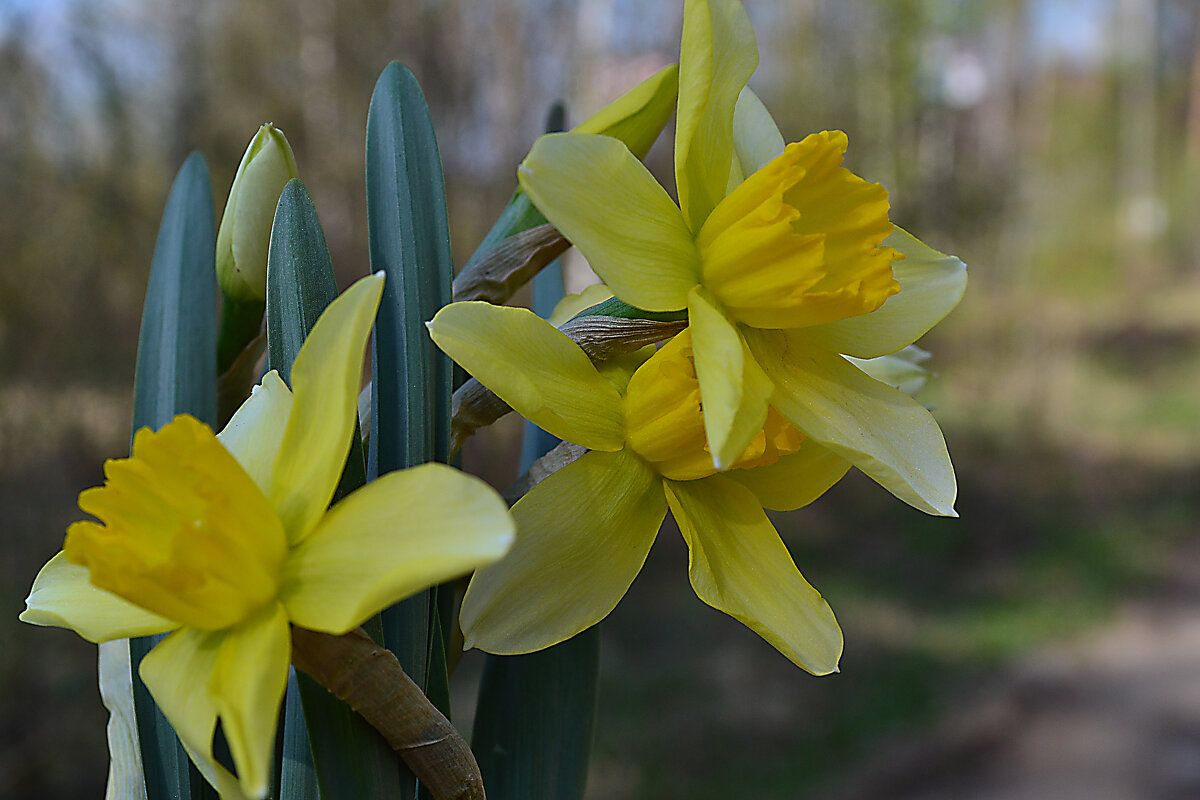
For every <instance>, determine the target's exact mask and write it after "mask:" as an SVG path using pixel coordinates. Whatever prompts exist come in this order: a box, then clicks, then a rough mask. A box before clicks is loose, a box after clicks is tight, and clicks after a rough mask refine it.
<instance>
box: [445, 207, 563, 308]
mask: <svg viewBox="0 0 1200 800" xmlns="http://www.w3.org/2000/svg"><path fill="white" fill-rule="evenodd" d="M570 246H571V243H570V242H568V241H567V240H566V239H565V238H563V235H562V234H561V233H559V232H558V229H556V228H555V227H554V226H553V225H549V224H546V225H539V226H537V227H536V228H530V229H529V230H527V231H521V232H520V233H515V234H513V235H512V236H509V237H508V238H507V239H504V240H503V241H502V242H500V243H499V244H497V245H496V246H495V247H493V248H492V249H491V250H489V251H488V254H487V255H486V256H484V257H483V258H482V259H481V260H480V261H479V262H478V263H477V264H475V265H474V266H468V268H467V269H464V270H463V271H462V272H461V273H460V274H459V276H458V277H457V278H455V279H454V295H453V297H454V301H455V302H458V301H460V300H486V301H488V302H489V303H493V304H495V305H500V304H501V303H503V302H504V301H505V300H507V299H508V298H510V297H512V296H513V293H514V292H515V291H517V289H519V288H521V287H522V286H524V285H525V284H526V283H528V282H529V281H530V279H532V278H533V276H534V275H536V274H538V272H540V271H541V269H542V268H543V267H545V266H546V265H547V264H549V263H550V262H551V261H553V260H554V259H556V258H558V257H559V256H561V255H562V254H563V253H564V252H566V250H567V248H568V247H570Z"/></svg>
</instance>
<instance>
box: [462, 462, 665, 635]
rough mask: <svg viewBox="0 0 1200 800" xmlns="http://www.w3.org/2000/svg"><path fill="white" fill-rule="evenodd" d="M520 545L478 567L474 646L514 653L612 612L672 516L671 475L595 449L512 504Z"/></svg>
mask: <svg viewBox="0 0 1200 800" xmlns="http://www.w3.org/2000/svg"><path fill="white" fill-rule="evenodd" d="M512 513H513V517H514V518H515V519H516V522H517V543H516V545H515V546H514V547H513V549H512V552H510V553H509V554H508V555H507V556H506V557H505V558H503V559H501V560H500V561H498V562H497V563H496V564H494V565H492V566H490V567H488V568H486V569H483V570H480V571H479V572H477V573H475V577H474V578H473V579H472V580H471V585H470V587H469V588H468V589H467V595H466V597H465V598H463V605H462V615H461V623H462V629H463V635H464V636H465V637H466V647H468V648H469V647H479V648H480V649H483V650H486V651H487V652H489V653H500V654H514V653H529V652H532V651H534V650H541V649H543V648H546V647H549V646H550V645H552V644H557V643H558V642H561V641H564V640H566V639H569V638H570V637H572V636H574V635H575V634H577V633H579V632H580V631H582V630H585V629H586V628H589V627H591V626H592V625H595V624H596V623H597V622H599V621H600V620H602V619H604V618H605V617H606V616H608V613H609V612H610V611H612V610H613V608H614V607H616V605H617V602H618V601H619V600H620V599H621V598H622V597H624V595H625V591H626V590H627V589H628V588H629V584H631V583H633V579H634V577H636V576H637V574H638V572H639V571H640V570H641V568H642V564H643V563H644V562H645V560H646V554H647V553H648V552H649V551H650V545H651V543H652V542H653V541H654V537H655V535H656V534H657V533H658V528H659V525H661V524H662V520H663V517H664V516H665V515H666V502H665V500H664V498H663V491H662V481H661V479H660V478H659V477H658V475H657V474H656V473H655V472H654V471H653V470H651V469H650V467H649V466H647V465H646V463H645V462H644V461H642V460H641V459H640V458H638V457H637V456H635V455H633V454H632V453H630V452H628V451H626V450H621V451H619V452H616V453H600V452H592V453H585V454H584V455H583V456H582V457H580V458H579V460H577V461H575V462H573V463H571V464H568V465H567V466H566V467H564V468H563V469H561V470H559V471H558V472H555V473H554V474H553V475H551V476H550V477H548V478H546V479H545V480H544V481H542V482H541V483H539V484H538V485H537V486H535V487H534V488H533V490H532V491H530V492H529V494H527V495H525V496H524V497H523V498H521V500H520V501H518V502H517V504H516V505H515V506H513V509H512Z"/></svg>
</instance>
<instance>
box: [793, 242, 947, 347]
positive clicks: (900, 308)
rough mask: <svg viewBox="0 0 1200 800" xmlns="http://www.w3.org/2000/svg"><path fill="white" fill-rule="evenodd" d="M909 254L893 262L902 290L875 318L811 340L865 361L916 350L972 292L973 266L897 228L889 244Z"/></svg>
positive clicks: (835, 325)
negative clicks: (969, 270)
mask: <svg viewBox="0 0 1200 800" xmlns="http://www.w3.org/2000/svg"><path fill="white" fill-rule="evenodd" d="M884 244H885V245H887V246H888V247H892V248H895V249H896V250H899V251H900V252H901V253H903V254H904V259H903V260H901V261H896V262H893V264H892V269H893V270H894V271H895V275H896V280H897V281H899V282H900V286H901V290H900V293H899V294H897V295H893V296H892V297H889V298H888V299H887V302H885V303H884V304H883V305H882V306H880V307H879V308H878V309H876V310H875V311H873V312H871V313H870V314H864V315H863V316H859V317H852V318H850V319H843V320H838V321H837V322H829V323H826V324H824V325H817V326H814V327H813V328H811V329H810V330H809V331H808V333H807V335H808V336H809V338H810V340H811V341H813V342H815V343H817V344H820V345H821V346H822V347H825V348H827V349H829V350H833V351H834V352H838V353H845V354H846V355H851V356H857V357H859V358H874V357H876V356H882V355H887V354H889V353H894V352H896V351H897V350H899V349H900V348H902V347H904V346H905V345H908V344H912V343H913V342H915V341H916V340H917V339H919V338H920V337H921V336H923V335H924V334H925V333H926V332H927V331H928V330H929V329H930V328H932V327H933V326H934V325H936V324H937V323H938V322H940V321H941V320H942V318H943V317H945V316H946V315H947V314H949V313H950V311H951V310H952V309H953V308H954V307H955V306H956V305H958V301H959V300H961V299H962V296H963V292H965V291H966V289H967V265H966V264H964V263H963V262H962V261H960V260H959V259H957V258H955V257H954V256H948V255H946V254H944V253H939V252H938V251H937V250H934V249H933V248H932V247H929V246H927V245H925V244H923V243H922V242H920V241H918V240H917V239H916V237H914V236H913V235H912V234H910V233H908V231H904V230H901V229H900V228H896V229H895V230H894V231H893V233H892V235H891V236H889V237H888V238H887V239H885V240H884Z"/></svg>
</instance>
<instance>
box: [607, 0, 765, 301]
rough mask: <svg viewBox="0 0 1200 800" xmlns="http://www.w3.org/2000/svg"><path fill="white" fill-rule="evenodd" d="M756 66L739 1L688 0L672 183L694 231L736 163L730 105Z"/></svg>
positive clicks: (746, 19) (723, 188)
mask: <svg viewBox="0 0 1200 800" xmlns="http://www.w3.org/2000/svg"><path fill="white" fill-rule="evenodd" d="M757 68H758V45H757V44H756V43H755V41H754V29H753V28H751V27H750V18H749V17H747V16H746V11H745V9H743V8H742V4H741V3H739V2H738V1H737V0H688V2H686V3H685V4H684V7H683V38H682V41H681V42H680V45H679V111H678V115H677V118H676V122H675V184H676V186H677V187H678V189H679V204H680V207H681V208H682V209H683V217H684V219H685V220H687V225H688V227H689V229H690V230H691V231H692V232H694V233H698V232H699V231H700V228H701V227H702V226H703V225H704V220H705V219H707V218H708V214H709V212H711V211H712V210H713V209H714V208H715V207H716V205H717V203H719V202H721V199H722V198H723V197H724V196H725V192H726V190H727V189H728V186H729V175H730V171H731V169H732V167H733V164H734V148H733V115H734V107H735V105H736V104H737V100H738V95H739V94H740V93H741V91H742V89H743V88H744V87H745V86H746V82H747V81H749V80H750V76H751V75H753V74H754V70H755V69H757ZM606 280H607V279H606ZM614 291H615V290H614ZM617 296H618V297H620V296H621V293H620V291H617ZM635 305H636V304H635Z"/></svg>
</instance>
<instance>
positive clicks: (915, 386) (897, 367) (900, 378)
mask: <svg viewBox="0 0 1200 800" xmlns="http://www.w3.org/2000/svg"><path fill="white" fill-rule="evenodd" d="M929 355H930V354H929V351H927V350H922V349H921V348H919V347H917V346H916V345H915V344H910V345H909V346H908V347H905V348H904V349H902V350H898V351H896V352H895V353H892V354H891V355H890V356H876V357H875V358H855V357H854V356H846V360H847V361H849V362H850V363H851V364H853V365H854V366H856V367H858V368H859V369H861V370H862V371H863V372H865V373H867V374H868V375H870V376H871V377H872V378H874V379H875V380H877V381H879V382H880V383H886V384H887V385H888V386H894V387H895V388H897V389H899V390H900V391H902V392H904V393H905V394H906V395H908V396H909V397H913V396H915V395H916V394H917V392H919V391H921V389H923V388H924V387H925V382H926V381H927V380H929V370H927V369H925V368H924V367H922V366H921V364H922V362H924V361H926V360H927V359H928V358H929Z"/></svg>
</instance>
